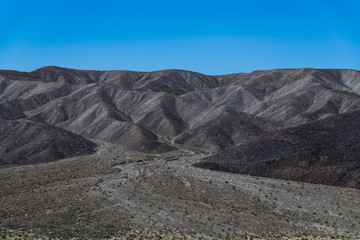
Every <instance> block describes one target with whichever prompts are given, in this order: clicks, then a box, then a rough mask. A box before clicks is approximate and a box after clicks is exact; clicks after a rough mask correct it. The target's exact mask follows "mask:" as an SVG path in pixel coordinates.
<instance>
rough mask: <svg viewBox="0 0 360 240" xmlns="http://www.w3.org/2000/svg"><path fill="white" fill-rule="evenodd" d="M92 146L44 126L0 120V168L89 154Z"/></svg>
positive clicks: (93, 150) (83, 140)
mask: <svg viewBox="0 0 360 240" xmlns="http://www.w3.org/2000/svg"><path fill="white" fill-rule="evenodd" d="M95 151H96V144H95V143H93V142H91V141H89V140H87V139H85V138H84V137H81V136H78V135H76V134H74V133H71V132H68V131H65V130H63V129H61V128H57V127H54V126H51V125H49V124H46V123H35V122H31V121H25V120H23V121H4V120H0V166H1V165H18V164H30V163H41V162H50V161H54V160H58V159H63V158H68V157H75V156H81V155H87V154H92V153H94V152H95Z"/></svg>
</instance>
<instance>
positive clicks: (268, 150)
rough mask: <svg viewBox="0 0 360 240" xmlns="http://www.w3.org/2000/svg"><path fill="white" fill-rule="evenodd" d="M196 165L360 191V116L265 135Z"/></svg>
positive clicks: (349, 115) (353, 114) (334, 118)
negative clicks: (352, 188) (353, 188)
mask: <svg viewBox="0 0 360 240" xmlns="http://www.w3.org/2000/svg"><path fill="white" fill-rule="evenodd" d="M195 166H197V167H202V168H208V169H213V170H221V171H229V172H236V173H242V174H250V175H257V176H264V177H274V178H282V179H289V180H296V181H305V182H311V183H321V184H330V185H337V186H344V187H355V188H360V111H355V112H350V113H345V114H338V115H335V116H331V117H328V118H326V119H323V120H318V121H315V122H312V123H308V124H304V125H301V126H298V127H295V128H288V129H284V130H279V131H275V132H271V133H265V134H263V135H260V136H258V137H256V138H254V139H252V140H250V141H249V142H247V143H245V144H242V145H239V146H237V147H235V148H233V149H230V150H228V151H226V152H222V153H219V154H216V155H214V156H211V157H208V158H205V159H203V160H202V161H201V162H199V163H196V164H195Z"/></svg>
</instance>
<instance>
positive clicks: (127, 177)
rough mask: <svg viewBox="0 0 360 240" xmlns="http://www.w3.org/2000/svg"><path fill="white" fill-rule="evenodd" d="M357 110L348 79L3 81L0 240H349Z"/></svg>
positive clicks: (357, 94)
mask: <svg viewBox="0 0 360 240" xmlns="http://www.w3.org/2000/svg"><path fill="white" fill-rule="evenodd" d="M359 106H360V72H359V71H355V70H336V69H277V70H269V71H255V72H252V73H249V74H245V73H239V74H229V75H222V76H207V75H203V74H200V73H195V72H189V71H184V70H164V71H156V72H131V71H87V70H74V69H65V68H59V67H44V68H41V69H38V70H35V71H33V72H17V71H9V70H2V71H0V167H1V168H0V206H1V208H0V220H1V221H0V234H1V235H0V237H1V238H3V239H7V238H8V239H13V238H20V239H21V238H25V239H26V238H30V239H31V238H35V237H42V238H44V237H45V238H46V237H49V238H55V237H58V238H60V239H62V238H71V237H75V238H80V239H89V238H97V239H100V238H101V239H102V238H111V237H115V238H119V239H126V238H130V239H133V238H139V239H140V238H160V237H163V238H168V239H199V238H205V239H226V238H228V239H246V238H261V239H264V238H266V239H268V238H273V239H279V238H285V239H286V238H299V239H301V238H303V237H307V238H310V239H311V238H318V239H328V238H331V237H332V238H349V239H354V238H355V239H356V238H360V233H359V231H358V229H359V228H360V225H359V224H360V221H359V218H360V212H359V211H360V210H359V209H360V205H359V203H360V192H359V190H358V189H360V157H359V156H360V149H359V147H360V145H359V140H360V139H359V138H360V135H359V134H360V130H359V129H360V128H359V127H360V125H359V124H360V107H359ZM213 170H216V171H213ZM249 175H251V176H249ZM264 177H268V178H264ZM275 178H276V179H275ZM281 179H282V180H281ZM295 181H297V182H295ZM315 184H326V185H333V186H324V185H315ZM334 186H337V187H334ZM341 187H346V188H341Z"/></svg>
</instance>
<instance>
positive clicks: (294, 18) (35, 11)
mask: <svg viewBox="0 0 360 240" xmlns="http://www.w3.org/2000/svg"><path fill="white" fill-rule="evenodd" d="M0 31H1V35H0V69H14V70H20V71H31V70H34V69H37V68H40V67H43V66H48V65H56V66H62V67H69V68H76V69H97V70H110V69H118V70H120V69H121V70H135V71H153V70H161V69H170V68H171V69H172V68H177V69H186V70H192V71H197V72H202V73H205V74H224V73H235V72H250V71H253V70H260V69H273V68H302V67H313V68H352V69H360V1H358V0H312V1H311V0H301V1H297V0H291V1H290V0H286V1H276V0H271V1H270V0H268V1H265V0H263V1H260V0H248V1H240V0H238V1H228V0H222V1H211V0H207V1H205V0H204V1H202V0H201V1H196V0H192V1H189V0H179V1H177V0H171V1H170V0H167V1H156V0H152V1H150V0H148V1H137V0H118V1H111V0H102V1H97V0H95V1H91V0H87V1H80V0H79V1H77V0H71V1H70V0H57V1H55V0H54V1H52V0H46V1H45V0H32V1H29V0H0Z"/></svg>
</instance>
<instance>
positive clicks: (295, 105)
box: [0, 66, 360, 153]
mask: <svg viewBox="0 0 360 240" xmlns="http://www.w3.org/2000/svg"><path fill="white" fill-rule="evenodd" d="M359 94H360V73H359V71H355V70H337V69H275V70H268V71H255V72H252V73H249V74H247V73H238V74H230V75H222V76H207V75H204V74H200V73H195V72H190V71H184V70H164V71H155V72H132V71H92V70H75V69H66V68H60V67H54V66H51V67H44V68H40V69H37V70H35V71H32V72H28V73H25V72H17V71H0V119H2V120H17V121H19V122H21V121H25V122H28V121H31V122H32V123H33V124H37V123H46V124H49V125H52V126H55V127H57V129H60V130H61V129H63V130H64V131H70V132H72V133H74V134H77V135H80V136H82V137H84V138H87V139H95V140H101V141H104V142H108V143H112V144H116V145H118V146H119V148H121V149H129V150H135V151H142V152H147V153H162V152H169V151H173V150H176V149H177V148H180V149H181V148H185V149H186V148H194V147H195V149H198V150H201V151H205V152H210V153H217V152H219V151H226V150H227V149H231V148H233V147H236V146H238V145H240V144H245V143H246V142H247V141H249V140H252V139H254V138H256V137H257V136H259V135H263V134H266V133H267V132H272V131H276V130H280V129H284V128H289V127H296V126H301V125H303V124H307V123H311V122H313V121H316V120H320V119H324V118H326V117H328V116H332V115H338V114H342V113H346V112H351V111H356V110H360V107H359V106H360V95H359ZM25 131H26V130H25Z"/></svg>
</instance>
